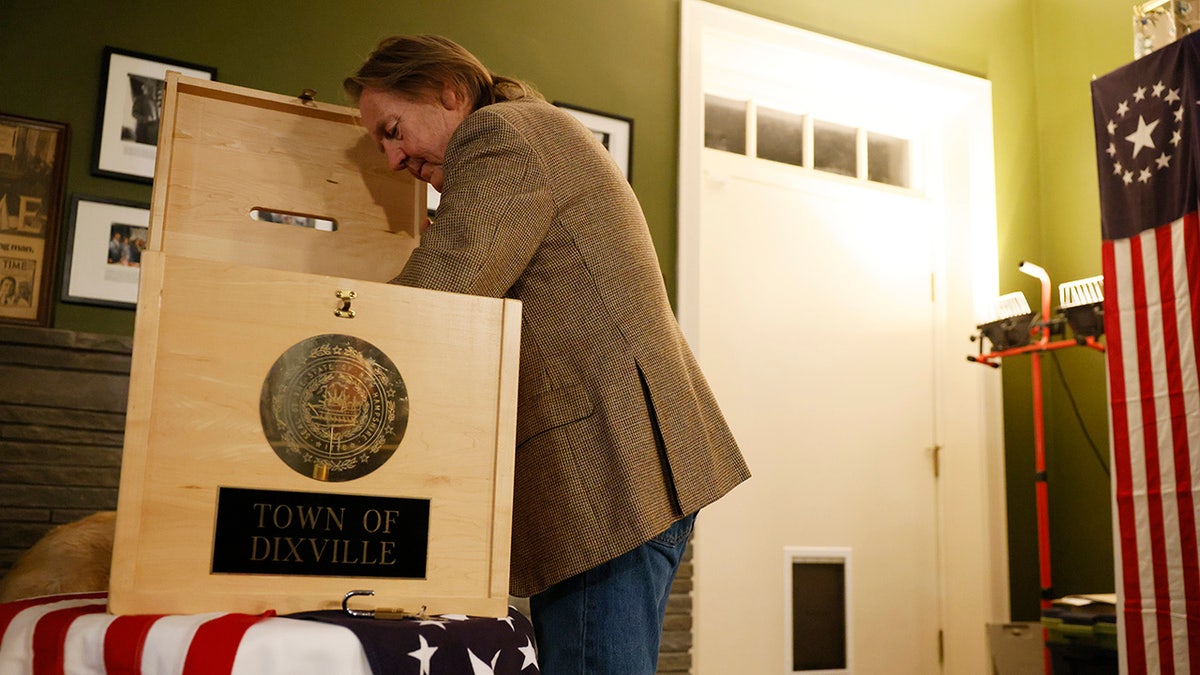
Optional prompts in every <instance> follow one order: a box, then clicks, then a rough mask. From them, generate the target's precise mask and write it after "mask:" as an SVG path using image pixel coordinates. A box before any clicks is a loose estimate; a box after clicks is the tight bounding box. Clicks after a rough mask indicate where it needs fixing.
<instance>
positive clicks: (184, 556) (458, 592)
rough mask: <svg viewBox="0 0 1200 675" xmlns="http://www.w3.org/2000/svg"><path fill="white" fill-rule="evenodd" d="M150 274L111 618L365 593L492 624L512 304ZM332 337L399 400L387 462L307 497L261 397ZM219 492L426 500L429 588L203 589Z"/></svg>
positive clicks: (504, 490)
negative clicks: (352, 343)
mask: <svg viewBox="0 0 1200 675" xmlns="http://www.w3.org/2000/svg"><path fill="white" fill-rule="evenodd" d="M147 258H148V263H147V265H148V269H150V270H152V271H151V273H150V275H148V276H147V277H146V278H147V279H148V280H149V283H158V284H160V285H159V289H160V290H159V297H158V298H157V299H152V298H150V297H144V298H142V300H144V301H146V302H149V303H152V304H153V305H154V306H155V307H157V311H156V312H150V313H148V314H147V317H148V318H147V319H146V322H145V323H140V324H139V326H138V332H137V334H136V335H135V344H134V353H135V360H138V359H139V357H140V356H141V353H142V347H143V346H146V347H147V348H152V349H153V351H154V354H155V355H154V357H153V359H147V360H144V361H138V362H137V363H136V364H135V369H134V370H135V373H136V375H135V377H136V378H137V380H136V382H137V384H136V385H131V386H145V385H150V386H151V388H152V391H151V393H149V394H148V395H147V394H146V393H145V392H144V391H141V392H139V394H138V396H137V398H136V401H137V407H136V408H135V407H134V404H133V401H132V400H131V408H130V427H129V433H128V434H127V446H126V459H125V462H124V465H123V467H122V479H121V481H122V483H121V500H122V501H121V504H120V507H119V509H118V526H117V541H116V545H115V551H114V565H113V571H112V578H113V582H112V586H111V590H110V609H111V610H112V611H113V612H114V613H119V614H125V613H163V612H167V613H195V612H203V611H262V610H263V609H275V610H277V611H300V610H303V609H317V608H322V609H324V608H330V607H334V606H337V605H338V603H340V601H341V598H342V596H343V595H344V594H345V593H346V592H347V591H349V590H352V588H364V587H365V588H372V589H374V590H375V591H376V596H375V598H373V599H372V600H373V601H374V602H377V603H378V605H379V606H399V607H414V608H415V607H420V606H421V605H426V606H427V607H428V608H429V610H430V611H437V610H444V611H454V612H464V611H466V608H467V607H470V608H472V611H475V610H476V609H477V610H479V611H484V612H485V613H486V614H493V613H495V615H497V616H501V615H503V613H504V611H505V607H506V602H507V590H508V588H507V586H508V556H509V537H510V527H511V507H512V505H511V500H512V492H511V490H512V486H511V484H512V463H513V452H514V445H513V444H514V438H515V397H516V371H515V364H516V360H517V350H518V348H519V347H518V345H519V334H518V333H517V332H516V331H519V328H514V325H516V326H519V314H520V312H519V309H520V305H519V303H516V302H515V301H501V300H493V299H486V298H475V297H471V296H461V295H452V294H446V293H437V292H434V291H423V290H418V289H408V288H403V287H397V286H389V285H385V284H377V283H371V282H362V281H356V280H350V279H338V278H330V277H322V276H317V275H305V274H298V273H286V272H279V271H273V270H266V269H261V268H247V267H242V266H236V265H230V264H224V263H212V262H210V261H200V260H194V259H185V258H178V257H174V256H163V255H161V254H157V253H150V254H149V255H148V256H147ZM347 288H348V289H351V290H355V291H356V293H357V296H358V297H357V299H356V300H355V301H354V309H355V311H356V316H355V318H354V319H341V318H337V317H336V316H335V315H334V309H336V308H337V307H338V306H339V302H338V301H337V299H336V298H335V297H334V293H335V291H336V290H338V289H347ZM146 292H147V294H148V295H152V294H153V291H146ZM235 308H243V310H245V311H243V312H237V311H232V310H234V309H235ZM139 314H140V311H139ZM141 318H142V317H140V316H139V320H141ZM331 333H336V334H347V335H353V336H355V337H357V338H360V339H363V340H366V341H367V342H369V343H371V344H372V345H374V346H375V347H377V348H379V349H380V350H381V351H382V352H383V353H384V354H386V355H387V356H388V357H389V358H390V359H391V360H392V361H393V362H394V363H395V365H396V367H397V369H398V370H399V372H400V373H401V375H402V377H403V378H404V382H405V386H406V388H407V392H408V398H409V410H410V414H409V418H408V424H407V428H406V430H405V432H404V437H403V439H402V441H401V442H400V444H399V446H398V448H397V449H396V451H395V453H394V454H393V455H392V456H391V458H390V459H388V460H387V461H386V462H385V463H384V464H383V465H382V466H381V467H380V468H379V469H377V470H376V471H374V472H372V473H370V474H367V475H365V476H363V477H361V478H357V479H354V480H350V481H345V482H322V481H317V480H314V479H312V478H310V477H308V476H306V475H302V474H301V473H298V472H297V471H294V470H293V469H291V468H290V467H288V466H287V465H286V464H285V463H284V462H283V460H281V459H280V458H279V456H277V455H276V453H275V452H274V450H273V449H272V448H271V446H270V444H269V442H268V441H267V439H266V437H265V435H264V432H263V428H262V422H261V418H260V414H259V403H260V399H261V395H262V386H263V381H264V380H265V379H266V376H267V373H268V371H269V370H270V368H271V367H272V366H273V365H274V363H275V361H276V359H277V358H278V357H279V355H281V354H282V353H283V352H284V351H286V350H287V349H289V348H290V347H291V346H292V345H294V344H297V343H299V342H301V341H303V340H305V339H308V338H310V337H312V336H315V335H323V334H331ZM132 398H133V394H132V393H131V399H132ZM509 417H511V419H509ZM498 481H506V484H500V485H497V483H498ZM222 487H239V488H252V489H261V490H273V491H279V492H282V493H287V492H310V493H311V492H319V493H326V494H344V495H360V496H383V497H406V498H412V499H426V500H429V504H430V517H429V538H428V558H427V560H428V564H427V572H426V576H425V578H423V579H395V578H371V579H369V580H364V579H358V578H346V577H315V576H296V575H263V574H213V573H211V563H212V546H213V541H214V532H215V526H214V519H215V515H214V514H215V507H216V498H217V492H218V489H219V488H222ZM364 584H366V585H365V586H364ZM489 608H490V609H489Z"/></svg>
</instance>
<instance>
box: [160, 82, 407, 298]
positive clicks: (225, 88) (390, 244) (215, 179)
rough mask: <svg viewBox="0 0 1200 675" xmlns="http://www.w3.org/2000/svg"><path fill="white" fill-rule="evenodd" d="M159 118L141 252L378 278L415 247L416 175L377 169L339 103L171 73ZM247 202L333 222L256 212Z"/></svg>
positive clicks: (350, 114)
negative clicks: (321, 224) (326, 226)
mask: <svg viewBox="0 0 1200 675" xmlns="http://www.w3.org/2000/svg"><path fill="white" fill-rule="evenodd" d="M172 84H174V86H171V85H172ZM163 120H164V123H165V124H169V125H170V126H169V127H165V128H164V131H163V133H162V135H161V137H160V147H159V157H158V161H157V164H156V167H155V187H154V189H155V193H154V199H153V200H152V203H151V209H152V213H151V233H150V242H149V246H150V248H151V249H152V250H159V251H164V252H166V253H168V254H171V255H179V256H184V257H191V258H200V259H206V260H220V261H226V262H232V263H237V264H242V265H251V266H255V267H266V268H270V269H279V270H291V271H299V272H306V273H310V274H323V275H329V276H340V277H347V278H354V279H365V280H370V281H387V280H389V279H391V278H392V277H394V276H395V275H396V274H398V273H399V271H400V269H401V268H403V266H404V262H405V261H406V260H407V259H408V256H409V254H410V253H411V251H412V249H413V248H415V246H416V245H417V241H418V238H419V236H420V223H422V222H423V221H424V218H425V215H426V211H425V189H426V188H425V184H424V183H421V182H419V181H417V180H416V179H414V178H413V177H412V176H411V175H409V174H408V173H407V172H393V171H391V170H389V169H388V167H387V165H386V161H385V160H384V158H383V156H382V155H381V154H380V153H379V151H378V148H376V147H375V145H374V143H373V142H372V141H371V140H370V137H369V136H368V135H367V134H366V132H365V131H364V130H363V129H362V128H361V127H360V126H359V125H358V118H357V113H356V111H354V110H353V109H351V108H345V107H341V106H332V105H328V104H319V103H314V102H307V103H306V102H302V101H300V100H299V99H288V98H286V97H283V96H279V95H274V94H267V93H265V92H258V91H255V90H250V89H245V88H240V87H235V86H232V85H227V84H222V83H215V82H208V81H204V80H193V79H191V78H185V77H179V76H177V75H175V74H171V75H170V76H169V79H168V88H167V92H166V99H165V101H164V116H163ZM255 210H259V211H269V212H275V213H280V214H288V215H289V216H300V217H308V218H320V219H325V220H329V221H332V222H333V223H335V224H336V231H332V232H330V231H322V230H318V229H313V228H310V227H302V226H298V225H295V224H285V223H279V222H268V221H264V220H257V219H255V218H254V217H253V216H252V212H253V211H255Z"/></svg>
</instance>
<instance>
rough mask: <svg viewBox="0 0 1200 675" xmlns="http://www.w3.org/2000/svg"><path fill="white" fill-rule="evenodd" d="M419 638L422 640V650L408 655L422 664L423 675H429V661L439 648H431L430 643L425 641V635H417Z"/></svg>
mask: <svg viewBox="0 0 1200 675" xmlns="http://www.w3.org/2000/svg"><path fill="white" fill-rule="evenodd" d="M417 638H419V639H420V640H421V648H420V649H417V650H415V651H411V652H409V653H408V655H409V656H411V657H413V658H414V659H416V660H418V661H420V662H421V675H429V661H430V660H431V659H432V658H433V653H434V652H436V651H437V650H438V648H437V647H430V646H429V643H428V642H426V641H425V636H424V635H417Z"/></svg>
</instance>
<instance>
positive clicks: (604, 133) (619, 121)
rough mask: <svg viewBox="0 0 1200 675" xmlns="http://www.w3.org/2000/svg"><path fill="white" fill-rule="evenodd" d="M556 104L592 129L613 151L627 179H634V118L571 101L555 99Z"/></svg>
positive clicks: (602, 142) (597, 137) (597, 138)
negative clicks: (582, 106) (563, 101)
mask: <svg viewBox="0 0 1200 675" xmlns="http://www.w3.org/2000/svg"><path fill="white" fill-rule="evenodd" d="M554 105H556V106H558V107H560V108H562V109H563V110H566V111H567V112H568V113H570V114H571V115H572V116H574V117H575V119H577V120H579V121H580V122H583V126H585V127H587V128H588V129H591V130H592V133H593V134H595V135H596V140H598V141H600V144H601V145H603V146H604V147H605V148H608V151H609V152H610V153H612V156H613V159H615V160H617V166H619V167H621V171H624V172H625V180H628V181H631V182H632V181H633V119H632V118H629V117H622V116H620V115H613V114H612V113H605V112H600V111H599V110H589V109H587V108H580V107H578V106H573V105H571V104H569V103H561V102H559V101H555V102H554Z"/></svg>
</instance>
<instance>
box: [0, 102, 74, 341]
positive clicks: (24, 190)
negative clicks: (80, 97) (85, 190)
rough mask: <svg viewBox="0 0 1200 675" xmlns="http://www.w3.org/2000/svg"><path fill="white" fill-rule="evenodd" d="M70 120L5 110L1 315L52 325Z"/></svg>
mask: <svg viewBox="0 0 1200 675" xmlns="http://www.w3.org/2000/svg"><path fill="white" fill-rule="evenodd" d="M68 136H69V129H68V127H67V125H66V124H62V123H59V122H48V121H45V120H37V119H32V118H28V117H18V116H16V115H5V114H0V321H3V322H6V323H20V324H28V325H34V326H49V325H50V321H51V317H52V315H53V309H54V304H53V297H52V295H53V293H52V291H51V288H52V287H53V285H54V267H55V263H56V261H57V257H58V223H59V221H60V220H61V219H62V218H61V209H62V195H63V185H64V180H65V176H66V165H67V143H68V140H69V139H68Z"/></svg>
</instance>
